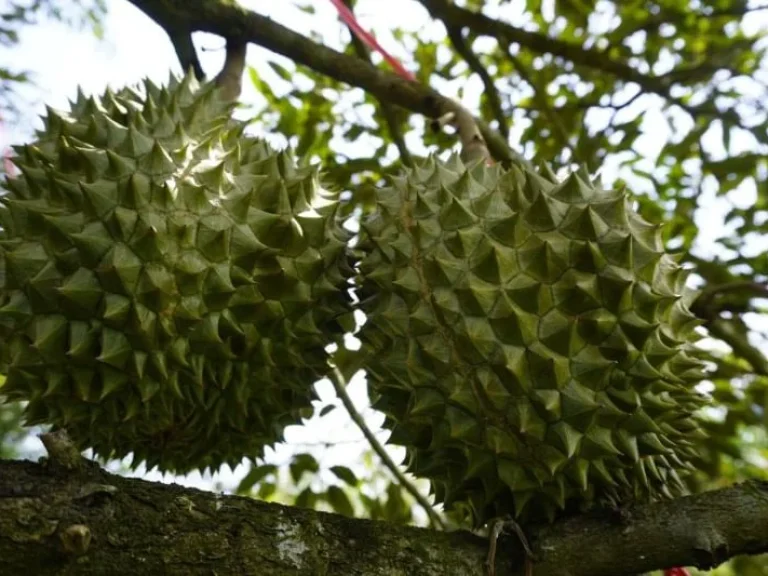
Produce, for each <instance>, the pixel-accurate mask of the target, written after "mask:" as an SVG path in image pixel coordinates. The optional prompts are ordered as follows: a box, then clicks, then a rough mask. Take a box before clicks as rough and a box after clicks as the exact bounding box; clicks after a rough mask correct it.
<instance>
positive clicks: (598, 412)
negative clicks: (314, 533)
mask: <svg viewBox="0 0 768 576" xmlns="http://www.w3.org/2000/svg"><path fill="white" fill-rule="evenodd" d="M361 248H362V252H363V253H364V254H365V256H364V258H363V259H362V262H361V265H360V269H361V275H362V281H361V283H362V286H361V292H360V293H361V300H362V302H363V306H364V309H365V310H366V313H367V315H368V320H367V322H366V324H365V325H364V326H363V328H362V330H361V334H360V337H361V339H362V340H363V341H364V342H365V343H366V345H367V346H369V347H371V349H372V350H374V351H375V354H374V355H373V356H372V358H371V360H370V364H369V380H370V386H371V391H372V396H373V397H374V399H375V404H374V405H375V406H376V407H377V408H378V409H379V410H381V411H382V412H383V413H384V414H385V415H386V420H385V424H384V425H385V427H386V428H388V429H390V430H391V431H392V435H391V438H390V442H392V443H394V444H399V445H402V446H404V447H405V448H406V452H407V463H408V468H409V470H410V471H411V472H412V473H413V474H415V475H416V476H418V477H423V478H428V479H429V480H431V483H432V488H433V491H434V493H435V495H436V499H437V501H438V502H443V503H445V505H446V507H447V508H448V509H453V510H459V511H464V512H467V513H468V514H469V515H470V516H471V518H473V519H474V521H475V523H477V524H482V523H484V522H485V521H486V520H487V519H488V518H490V517H495V516H502V515H506V514H514V515H515V516H516V517H517V518H518V519H520V520H521V521H539V520H543V519H550V520H551V519H552V518H553V517H554V516H555V515H557V514H558V513H559V512H558V511H561V510H564V509H566V508H568V509H571V508H572V507H576V508H582V509H583V508H586V507H589V506H590V505H591V504H593V503H594V502H595V501H597V500H600V501H605V502H613V503H617V502H622V501H627V500H629V499H632V500H635V499H640V500H647V499H653V498H656V497H659V496H671V495H673V494H678V493H680V492H682V491H684V488H685V487H684V482H683V480H681V477H680V472H681V471H683V470H684V469H686V468H688V467H690V459H691V458H692V457H694V455H695V454H694V450H693V448H692V447H693V439H694V438H695V437H696V436H697V435H698V434H699V433H700V432H699V431H698V428H697V424H696V422H695V419H694V417H693V414H694V412H695V410H696V409H697V408H698V407H699V406H700V402H701V399H700V397H699V395H698V394H697V393H696V392H695V391H694V389H693V386H694V384H693V383H694V382H696V381H698V380H699V379H700V378H701V376H702V374H701V366H700V364H699V362H697V361H695V360H694V359H692V357H691V356H690V355H689V354H688V351H689V350H690V348H689V347H690V338H691V330H692V329H693V327H695V326H696V325H697V321H696V319H695V318H694V317H693V316H692V314H691V313H690V312H689V310H688V307H687V303H686V300H685V298H684V297H683V296H682V293H683V291H684V283H685V277H686V271H684V270H683V269H682V268H681V267H680V266H679V265H678V264H677V263H676V261H675V259H674V258H673V257H671V256H670V255H668V254H666V253H665V252H664V250H663V247H662V243H661V239H660V232H659V228H658V227H657V226H652V225H650V224H648V223H647V222H645V221H644V220H642V219H641V218H640V216H638V215H637V214H636V213H635V212H634V211H633V210H632V207H631V203H630V200H629V198H628V196H627V194H625V193H623V192H619V191H604V190H602V189H599V188H597V187H595V186H594V185H593V184H592V183H591V182H590V180H589V177H588V176H587V175H585V174H583V173H582V174H581V175H580V174H579V173H574V174H572V175H570V176H569V177H568V178H567V179H566V180H565V181H563V182H562V183H557V182H556V180H555V178H554V176H553V175H552V173H551V171H548V170H545V171H544V172H542V173H541V174H539V173H535V172H533V171H530V170H528V169H526V168H519V167H512V168H511V169H510V170H508V171H505V170H502V169H500V168H498V167H487V166H485V165H478V166H475V167H473V168H471V169H467V168H466V167H465V166H464V165H463V164H462V163H461V161H460V160H459V159H458V158H453V159H451V161H450V162H448V163H443V162H440V161H439V160H435V159H429V160H428V161H427V162H426V164H424V165H423V166H418V167H416V168H414V169H411V170H407V171H406V172H405V174H404V175H403V176H402V177H398V178H395V179H394V180H393V183H392V185H391V187H389V188H387V189H385V190H382V191H380V193H379V196H378V205H377V210H376V212H375V213H374V214H373V215H372V216H371V217H370V218H369V219H368V220H367V221H366V222H365V223H364V225H363V227H362V234H361Z"/></svg>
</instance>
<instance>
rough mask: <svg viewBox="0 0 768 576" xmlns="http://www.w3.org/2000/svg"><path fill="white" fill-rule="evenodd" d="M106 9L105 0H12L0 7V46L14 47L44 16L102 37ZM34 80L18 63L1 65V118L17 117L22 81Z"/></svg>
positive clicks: (25, 82)
mask: <svg viewBox="0 0 768 576" xmlns="http://www.w3.org/2000/svg"><path fill="white" fill-rule="evenodd" d="M106 9H107V3H106V0H74V1H72V0H70V1H69V2H66V3H65V2H61V1H60V0H13V1H12V2H6V3H5V5H4V6H3V8H2V10H0V46H2V47H3V48H4V49H6V50H8V49H13V47H14V46H16V45H17V44H18V42H19V34H20V32H21V31H22V30H23V28H24V27H27V26H33V25H36V24H39V23H41V22H42V21H45V20H49V21H50V20H53V21H58V22H62V23H64V24H66V25H68V26H71V27H72V28H73V29H75V30H83V29H84V28H86V27H87V28H90V29H91V31H92V32H93V34H95V35H96V36H97V37H98V38H101V36H102V34H103V30H102V26H101V24H102V19H103V18H104V16H105V13H106ZM30 82H32V83H34V78H33V77H31V76H30V75H29V72H28V71H26V70H23V69H20V68H18V67H13V68H5V67H0V118H1V119H2V120H3V121H4V122H9V121H12V120H15V119H16V118H17V116H18V113H19V107H18V106H17V104H16V99H17V94H16V90H17V88H18V86H19V85H20V84H27V83H30Z"/></svg>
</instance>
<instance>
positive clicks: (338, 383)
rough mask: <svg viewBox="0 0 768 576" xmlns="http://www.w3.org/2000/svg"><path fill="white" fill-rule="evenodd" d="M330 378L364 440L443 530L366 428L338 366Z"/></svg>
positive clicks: (421, 497) (422, 497) (410, 484)
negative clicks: (348, 392)
mask: <svg viewBox="0 0 768 576" xmlns="http://www.w3.org/2000/svg"><path fill="white" fill-rule="evenodd" d="M330 380H331V383H332V384H333V387H334V389H335V390H336V394H337V395H338V396H339V398H340V399H341V402H342V404H344V408H346V409H347V412H348V413H349V416H350V418H352V420H353V421H354V423H355V424H357V426H358V428H360V431H361V432H362V433H363V436H365V438H366V440H368V442H369V443H370V445H371V448H373V451H374V452H376V454H377V455H378V456H379V458H381V460H382V462H384V465H385V466H386V467H387V468H389V471H390V472H392V474H394V476H395V478H397V481H398V482H399V483H400V484H401V485H402V486H403V488H405V489H406V490H407V491H408V493H409V494H410V495H411V496H413V497H414V498H415V499H416V501H417V502H418V503H419V504H420V505H421V507H422V508H424V511H425V512H426V513H427V516H429V519H430V521H431V523H432V525H433V526H435V527H437V528H439V529H440V530H445V524H444V523H443V520H442V519H441V518H440V516H439V515H438V514H437V512H435V510H434V509H433V508H432V505H431V504H430V503H429V502H428V501H427V499H426V498H425V497H424V495H423V494H422V493H421V492H419V490H418V489H417V488H416V486H414V485H413V483H412V482H411V481H410V480H408V478H406V477H405V474H403V472H402V471H401V470H400V468H399V467H398V466H397V464H395V462H394V461H393V460H392V458H391V457H390V456H389V453H387V451H386V450H385V448H384V446H382V444H381V442H379V440H378V439H377V438H376V436H374V435H373V432H371V429H370V428H368V425H367V424H366V423H365V420H363V417H362V416H361V415H360V413H359V412H358V411H357V409H356V408H355V405H354V404H353V403H352V399H351V398H350V397H349V394H347V391H346V389H345V388H344V386H345V385H346V379H345V378H344V375H343V374H342V373H341V371H340V370H339V369H338V368H336V367H334V368H333V369H332V370H331V378H330Z"/></svg>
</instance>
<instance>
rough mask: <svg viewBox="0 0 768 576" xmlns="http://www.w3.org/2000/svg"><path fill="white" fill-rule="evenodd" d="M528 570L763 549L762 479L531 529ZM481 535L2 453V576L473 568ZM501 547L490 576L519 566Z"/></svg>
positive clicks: (644, 565)
mask: <svg viewBox="0 0 768 576" xmlns="http://www.w3.org/2000/svg"><path fill="white" fill-rule="evenodd" d="M529 536H531V540H532V546H533V551H534V554H535V557H536V558H535V572H534V574H535V575H536V576H608V575H610V576H622V575H631V574H637V573H640V572H643V571H649V570H652V569H657V568H664V567H669V566H674V565H699V566H702V567H704V566H712V565H716V564H718V563H720V562H723V561H725V560H727V559H728V558H730V557H732V556H735V555H739V554H757V553H761V552H767V551H768V483H764V482H748V483H745V484H741V485H738V486H735V487H732V488H727V489H723V490H718V491H714V492H709V493H706V494H700V495H697V496H691V497H686V498H679V499H677V500H674V501H671V502H666V503H661V504H657V505H654V506H648V507H642V508H638V509H631V510H626V511H624V513H623V514H620V515H618V514H613V515H610V516H606V515H605V514H594V515H590V516H584V517H576V518H571V519H568V520H565V521H562V522H559V523H557V524H554V525H552V526H550V527H547V528H545V529H543V530H541V531H539V532H538V533H536V532H531V533H530V534H529ZM486 552H487V542H486V540H485V539H483V538H480V537H478V536H475V535H473V534H470V533H467V532H453V533H443V532H435V531H431V530H426V529H419V528H410V527H404V526H397V525H393V524H388V523H385V522H373V521H369V520H359V519H350V518H345V517H343V516H339V515H335V514H326V513H320V512H315V511H312V510H303V509H300V508H293V507H285V506H280V505H277V504H268V503H264V502H259V501H256V500H252V499H249V498H242V497H236V496H222V495H220V494H216V493H212V492H203V491H200V490H195V489H189V488H183V487H181V486H178V485H175V484H170V485H168V484H159V483H151V482H147V481H144V480H139V479H133V478H124V477H121V476H116V475H113V474H109V473H107V472H105V471H103V470H101V469H100V468H99V467H98V466H97V465H95V464H93V463H92V462H88V461H83V465H82V466H80V467H78V468H75V469H68V468H67V467H64V466H58V465H51V464H50V463H47V464H46V463H44V464H38V463H33V462H15V461H0V574H2V575H3V576H24V575H34V576H48V575H51V576H52V575H57V576H67V575H75V574H76V575H78V576H80V575H82V576H96V575H99V576H101V575H103V576H107V575H109V576H123V575H126V576H127V575H130V576H145V575H146V576H150V575H151V576H158V575H160V576H176V575H179V576H197V575H205V576H214V575H220V576H221V575H227V576H241V575H242V576H250V575H259V576H261V575H263V576H278V575H279V576H283V575H363V574H364V575H370V576H391V575H401V576H432V575H435V576H437V575H446V574H450V575H456V576H470V575H471V576H475V575H477V576H480V575H482V574H483V573H484V566H483V563H484V560H485V556H486ZM520 559H521V555H520V545H519V543H518V542H517V541H515V539H514V538H513V537H504V538H502V541H501V542H500V544H499V552H498V557H497V574H500V575H504V576H511V575H513V574H518V573H519V571H518V570H519V566H520Z"/></svg>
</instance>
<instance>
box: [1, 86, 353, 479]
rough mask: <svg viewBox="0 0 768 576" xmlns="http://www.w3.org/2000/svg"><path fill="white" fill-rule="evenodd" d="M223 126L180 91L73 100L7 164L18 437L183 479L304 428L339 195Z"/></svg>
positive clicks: (333, 327) (216, 108)
mask: <svg viewBox="0 0 768 576" xmlns="http://www.w3.org/2000/svg"><path fill="white" fill-rule="evenodd" d="M232 108H233V105H232V104H231V103H228V102H227V101H226V100H224V99H223V98H220V97H219V95H218V91H217V89H216V88H215V86H214V85H213V84H210V83H206V84H199V83H198V82H197V81H196V80H195V79H194V78H193V77H192V76H191V75H189V76H186V77H184V78H183V79H181V80H174V79H171V82H170V83H169V84H168V86H167V87H165V88H160V87H157V86H156V85H154V84H152V83H150V82H146V86H145V87H144V89H143V90H139V89H124V90H122V91H120V92H118V93H113V92H112V91H109V90H108V91H106V93H105V94H104V95H103V96H102V97H100V98H86V97H84V96H83V95H82V94H81V95H79V96H78V99H77V101H76V102H74V103H73V104H72V108H71V112H69V113H68V114H64V113H59V112H54V111H53V110H48V113H47V117H46V118H44V122H45V128H44V130H42V131H41V132H39V133H38V136H37V140H36V141H35V142H34V143H32V144H29V145H26V146H22V147H19V148H18V149H17V158H16V159H15V163H16V165H17V166H18V168H19V170H20V176H19V177H17V178H12V179H9V180H7V182H6V187H7V188H8V189H9V191H8V193H7V194H6V195H5V196H3V197H2V200H1V202H2V209H0V224H1V225H2V233H1V235H0V255H1V258H0V262H1V266H0V330H1V331H2V332H1V333H0V336H1V337H2V352H3V365H4V371H5V372H6V374H7V381H6V382H5V384H4V385H3V387H2V388H0V394H2V395H4V396H6V398H7V399H9V400H24V401H27V402H28V404H27V407H26V421H27V422H28V423H29V424H52V425H54V426H55V427H58V428H65V429H66V430H67V431H68V432H69V436H70V437H71V438H72V439H73V441H74V442H75V443H76V444H77V445H78V446H79V447H81V448H92V449H93V450H94V452H95V454H97V455H100V456H105V457H106V456H112V457H124V456H126V455H127V454H129V453H133V454H134V459H133V463H134V465H138V464H139V463H141V462H146V463H147V465H148V466H149V467H153V466H157V467H158V468H159V469H160V470H164V471H165V470H168V471H175V472H186V471H189V470H193V469H201V470H202V469H206V468H211V469H216V468H218V467H220V466H221V465H222V464H225V463H227V464H230V465H236V464H237V463H239V462H240V461H241V460H242V459H243V458H244V457H258V456H260V455H261V454H262V451H263V448H264V447H265V446H267V445H270V444H272V443H274V442H276V441H279V440H280V439H281V438H282V434H283V430H284V428H285V427H286V426H287V425H290V424H297V423H300V421H301V417H302V414H305V415H306V414H307V412H308V411H309V412H311V401H312V399H313V398H314V393H313V390H312V385H313V382H314V381H315V380H317V379H318V378H319V377H321V376H322V375H323V373H324V371H325V369H326V365H327V353H326V351H325V348H326V347H327V346H328V344H329V342H330V341H331V339H332V338H333V337H334V335H335V334H340V333H341V332H342V331H343V330H342V327H341V326H340V325H339V322H341V321H342V315H343V314H344V311H345V310H346V309H347V307H346V305H345V303H344V301H345V295H346V294H347V284H348V278H349V277H350V275H351V274H352V270H351V268H350V267H349V266H348V264H347V256H346V241H347V238H346V235H345V232H344V230H343V229H342V228H341V226H340V225H339V223H338V222H337V217H336V214H337V195H336V194H335V193H332V192H329V191H327V190H325V189H323V188H322V187H321V186H320V184H319V180H318V172H317V170H316V169H315V168H313V167H304V166H301V167H300V166H298V165H297V164H296V163H295V162H294V161H293V160H292V158H291V156H290V155H289V154H288V153H287V152H276V151H274V150H272V149H270V147H269V146H268V145H267V144H265V143H264V142H263V141H261V140H258V139H254V138H251V137H246V136H244V129H245V123H243V122H238V121H235V120H233V119H232V118H231V111H232Z"/></svg>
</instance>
